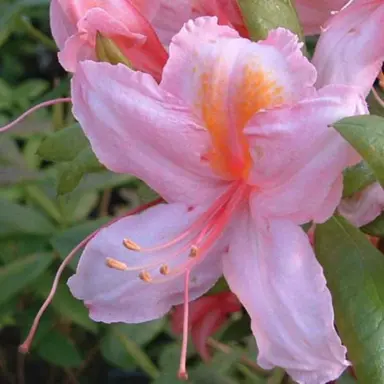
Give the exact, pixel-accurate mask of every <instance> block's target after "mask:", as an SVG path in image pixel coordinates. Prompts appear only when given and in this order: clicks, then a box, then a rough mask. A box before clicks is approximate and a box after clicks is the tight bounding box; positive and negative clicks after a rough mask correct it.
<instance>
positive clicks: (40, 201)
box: [25, 185, 63, 224]
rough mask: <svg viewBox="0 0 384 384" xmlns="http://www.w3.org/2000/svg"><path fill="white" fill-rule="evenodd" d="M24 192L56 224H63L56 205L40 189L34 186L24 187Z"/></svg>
mask: <svg viewBox="0 0 384 384" xmlns="http://www.w3.org/2000/svg"><path fill="white" fill-rule="evenodd" d="M25 192H26V194H27V196H28V197H29V198H30V199H31V200H32V201H33V202H34V203H35V204H37V205H38V206H39V207H40V208H42V209H43V210H44V212H46V213H47V214H48V215H49V216H50V217H51V218H52V219H54V220H55V221H56V222H57V223H59V224H61V223H62V222H63V218H62V215H61V213H60V211H59V209H58V208H57V206H56V204H55V203H53V202H52V201H51V199H50V198H49V197H47V196H46V195H45V194H44V192H43V191H42V190H41V189H40V188H38V187H36V186H35V185H28V186H26V187H25Z"/></svg>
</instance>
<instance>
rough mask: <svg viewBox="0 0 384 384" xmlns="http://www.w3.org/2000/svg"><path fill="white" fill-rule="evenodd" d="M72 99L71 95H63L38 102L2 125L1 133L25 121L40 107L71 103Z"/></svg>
mask: <svg viewBox="0 0 384 384" xmlns="http://www.w3.org/2000/svg"><path fill="white" fill-rule="evenodd" d="M71 102H72V99H71V98H70V97H63V98H59V99H53V100H48V101H44V102H43V103H40V104H37V105H35V106H34V107H32V108H30V109H28V111H26V112H24V113H23V114H22V115H21V116H19V117H18V118H17V119H16V120H13V121H11V122H10V123H9V124H7V125H5V126H3V127H0V133H1V132H5V131H8V130H9V129H11V128H13V127H14V126H15V125H17V124H18V123H20V122H21V121H23V120H24V119H25V118H26V117H28V116H29V115H31V114H32V113H34V112H36V111H37V110H39V109H42V108H46V107H49V106H51V105H55V104H60V103H71Z"/></svg>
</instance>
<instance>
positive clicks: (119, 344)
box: [101, 325, 159, 379]
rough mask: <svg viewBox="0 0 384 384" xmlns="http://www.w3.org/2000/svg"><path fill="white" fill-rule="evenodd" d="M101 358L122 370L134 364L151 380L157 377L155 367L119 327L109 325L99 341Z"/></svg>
mask: <svg viewBox="0 0 384 384" xmlns="http://www.w3.org/2000/svg"><path fill="white" fill-rule="evenodd" d="M101 351H102V353H103V356H104V357H105V358H106V359H107V360H108V361H109V362H111V363H113V364H115V365H117V366H119V367H121V368H123V369H130V368H132V363H133V362H134V363H135V364H136V365H137V366H138V367H140V368H141V369H142V370H143V371H144V372H145V373H146V374H147V375H148V376H150V377H151V378H152V379H156V378H157V377H158V376H159V371H158V369H157V367H156V366H155V365H154V364H153V362H152V361H151V359H150V358H149V356H148V355H147V354H146V353H145V352H144V350H143V349H142V348H141V347H140V346H139V345H138V344H137V343H135V342H134V341H133V339H132V338H130V337H129V336H127V334H126V333H124V332H122V331H121V327H119V325H111V326H110V327H109V328H108V333H107V335H106V336H105V337H104V338H103V340H102V341H101Z"/></svg>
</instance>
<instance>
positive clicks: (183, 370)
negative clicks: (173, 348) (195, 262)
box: [178, 269, 190, 380]
mask: <svg viewBox="0 0 384 384" xmlns="http://www.w3.org/2000/svg"><path fill="white" fill-rule="evenodd" d="M189 274H190V271H189V269H187V271H186V272H185V278H184V318H183V341H182V344H181V354H180V364H179V372H178V377H179V379H180V380H188V373H187V347H188V327H189Z"/></svg>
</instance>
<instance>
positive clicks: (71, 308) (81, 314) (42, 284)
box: [34, 273, 98, 333]
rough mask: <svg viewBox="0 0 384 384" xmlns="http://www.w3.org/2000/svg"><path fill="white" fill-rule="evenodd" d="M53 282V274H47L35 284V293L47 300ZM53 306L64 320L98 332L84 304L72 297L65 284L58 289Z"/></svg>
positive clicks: (61, 284)
mask: <svg viewBox="0 0 384 384" xmlns="http://www.w3.org/2000/svg"><path fill="white" fill-rule="evenodd" d="M52 282H53V276H52V274H50V273H45V274H44V275H43V276H41V277H40V279H39V281H38V282H37V283H36V284H35V286H34V288H35V291H36V292H37V293H38V294H39V295H40V296H41V298H44V299H45V298H46V297H47V295H48V293H49V291H50V289H51V286H52ZM51 306H52V308H53V309H54V310H55V311H56V312H58V313H59V314H60V315H61V316H62V317H63V318H64V319H67V320H70V321H72V322H74V323H75V324H77V325H79V326H81V327H82V328H84V329H86V330H87V331H89V332H92V333H96V332H97V328H98V327H97V324H96V323H95V322H93V321H92V320H91V319H90V318H89V316H88V311H87V309H86V308H85V306H84V304H83V303H82V302H81V301H79V300H77V299H75V298H74V297H73V296H72V295H71V293H70V292H69V289H68V287H67V285H66V284H65V283H60V284H59V286H58V287H57V291H56V294H55V298H54V300H53V301H52V304H51Z"/></svg>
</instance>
